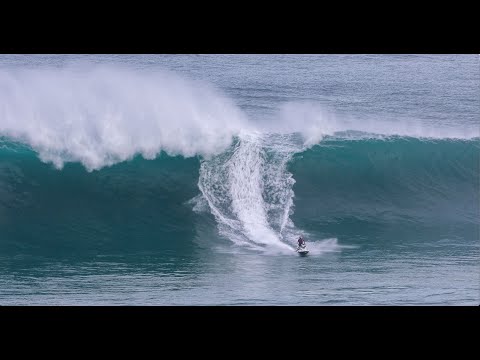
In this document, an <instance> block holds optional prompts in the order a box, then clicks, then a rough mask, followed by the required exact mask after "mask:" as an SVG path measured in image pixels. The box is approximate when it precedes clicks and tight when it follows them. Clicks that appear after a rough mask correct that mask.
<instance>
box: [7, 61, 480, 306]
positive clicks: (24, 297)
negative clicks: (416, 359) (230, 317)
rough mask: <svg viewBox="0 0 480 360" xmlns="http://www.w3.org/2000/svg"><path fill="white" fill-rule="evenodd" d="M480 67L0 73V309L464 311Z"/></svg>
mask: <svg viewBox="0 0 480 360" xmlns="http://www.w3.org/2000/svg"><path fill="white" fill-rule="evenodd" d="M479 64H480V63H479V57H478V56H474V55H445V56H440V55H384V56H383V55H338V56H334V55H164V56H160V55H131V56H127V55H121V56H119V55H88V56H87V55H66V56H64V55H38V56H36V55H1V56H0V304H22V305H34V304H48V305H57V304H61V305H64V304H65V305H66V304H112V305H117V304H118V305H121V304H134V305H153V304H155V305H156V304H169V305H170V304H179V305H204V304H205V305H206V304H208V305H212V304H233V305H244V304H248V305H297V304H305V305H376V304H394V305H412V304H420V305H432V304H433V305H477V304H478V303H479V300H480V271H479V270H480V269H479V268H478V264H479V259H480V240H479V239H480V235H479V229H480V227H479V222H480V198H479V190H480V175H479V174H480V171H479V170H480V157H479V149H480V138H479V136H480V128H479V119H480V116H479V115H480V86H479V85H480V66H479ZM300 234H302V235H303V236H304V237H305V238H306V240H307V246H308V247H309V249H310V253H309V255H308V256H307V257H299V256H298V255H297V254H296V253H295V251H294V249H295V241H296V238H297V237H298V236H299V235H300Z"/></svg>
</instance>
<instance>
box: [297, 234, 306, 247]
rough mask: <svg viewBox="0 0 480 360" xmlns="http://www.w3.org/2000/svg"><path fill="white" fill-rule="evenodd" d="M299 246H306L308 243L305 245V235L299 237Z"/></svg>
mask: <svg viewBox="0 0 480 360" xmlns="http://www.w3.org/2000/svg"><path fill="white" fill-rule="evenodd" d="M297 242H298V248H299V249H301V248H304V247H305V246H306V245H305V240H303V237H301V236H300V237H299V238H298V241H297Z"/></svg>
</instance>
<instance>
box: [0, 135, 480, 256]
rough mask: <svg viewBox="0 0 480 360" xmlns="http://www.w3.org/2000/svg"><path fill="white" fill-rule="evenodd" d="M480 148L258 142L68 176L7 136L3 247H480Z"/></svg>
mask: <svg viewBox="0 0 480 360" xmlns="http://www.w3.org/2000/svg"><path fill="white" fill-rule="evenodd" d="M479 147H480V141H479V140H478V139H473V140H451V139H444V140H419V139H415V138H405V137H392V138H388V139H371V138H370V139H369V138H364V139H360V138H359V139H357V140H352V139H351V138H348V139H346V138H344V137H343V138H342V137H338V136H337V137H334V136H329V137H326V138H325V139H324V140H323V141H322V142H321V143H320V144H319V145H316V146H313V147H311V148H305V147H304V146H303V141H302V137H301V135H300V134H293V135H291V136H286V135H272V134H260V133H256V134H247V135H240V136H239V137H237V138H236V140H235V141H234V142H233V143H232V145H231V146H230V147H229V148H228V149H227V150H226V151H225V152H223V153H221V154H219V155H217V156H212V157H210V158H208V159H203V158H197V157H193V158H184V157H181V156H176V157H172V156H168V155H167V154H165V153H163V154H161V155H160V156H158V157H157V158H156V159H155V160H146V159H143V158H142V157H140V156H137V157H134V158H133V159H132V160H130V161H127V162H121V163H118V164H116V165H113V166H110V167H106V168H103V169H101V170H99V171H94V172H88V171H86V169H85V168H84V167H83V166H82V165H81V164H79V163H73V164H70V163H69V164H67V165H66V166H65V167H64V168H63V169H62V170H60V171H59V170H57V169H55V168H54V167H52V165H50V164H46V163H43V162H41V161H40V160H39V159H38V157H37V154H36V153H35V152H34V151H33V150H32V149H31V148H30V147H28V146H25V145H23V144H18V143H15V142H12V141H10V140H5V139H4V140H2V142H1V143H0V159H1V160H2V161H1V163H0V229H1V234H2V236H1V238H2V239H1V242H0V246H1V248H2V251H10V250H15V251H19V250H22V249H23V250H25V251H26V250H28V251H35V250H38V251H43V250H48V251H49V252H52V251H54V252H59V253H62V252H64V251H71V250H72V249H75V251H101V250H102V249H109V250H111V251H114V250H118V251H128V249H130V250H132V251H133V250H135V251H137V250H142V249H145V248H147V247H148V248H152V247H153V248H158V249H176V248H177V247H179V246H180V247H182V248H191V247H192V246H194V244H195V243H197V244H200V245H202V244H203V245H205V242H207V244H209V246H211V245H212V244H213V243H222V242H224V241H225V240H228V241H232V242H233V243H234V244H237V245H242V246H243V245H247V246H248V247H251V248H254V249H259V250H265V251H273V252H285V251H291V249H292V248H293V245H294V242H295V237H296V236H297V235H298V234H299V233H303V234H307V236H309V238H310V240H312V241H315V240H319V241H320V240H322V239H335V238H336V239H338V241H339V242H341V243H343V244H347V245H348V244H362V241H365V239H369V241H372V239H374V240H375V239H377V240H382V241H385V242H395V241H407V240H408V239H407V238H405V237H408V236H410V235H411V236H412V237H414V238H415V239H416V241H421V240H419V239H424V240H425V241H427V240H432V241H433V240H438V239H440V238H442V237H445V236H450V237H452V236H453V237H454V238H458V239H464V240H467V241H475V240H476V239H478V225H479V214H480V211H479V173H480V171H479ZM192 210H193V211H192ZM202 238H203V239H202ZM215 239H217V240H215ZM329 244H330V245H331V244H332V242H331V241H330V242H329Z"/></svg>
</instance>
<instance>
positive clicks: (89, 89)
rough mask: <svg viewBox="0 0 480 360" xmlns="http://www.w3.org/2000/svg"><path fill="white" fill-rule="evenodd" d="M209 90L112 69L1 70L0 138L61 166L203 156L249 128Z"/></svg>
mask: <svg viewBox="0 0 480 360" xmlns="http://www.w3.org/2000/svg"><path fill="white" fill-rule="evenodd" d="M248 127H249V124H248V123H247V120H246V118H245V116H244V114H243V113H242V112H241V111H240V110H239V109H238V108H237V107H236V106H235V104H234V103H233V102H232V101H231V100H230V99H228V98H226V97H225V96H223V95H222V94H221V93H220V92H219V91H218V90H216V89H214V88H213V87H211V86H210V85H208V84H205V83H201V82H198V81H191V80H187V79H184V78H181V77H179V76H177V75H175V74H173V73H169V72H159V71H156V72H155V73H147V72H139V71H133V70H128V69H125V68H120V67H113V66H108V67H106V66H103V67H102V66H96V67H93V68H92V67H87V68H65V69H55V70H49V69H35V70H18V69H17V70H8V71H6V70H0V136H7V137H10V138H13V139H14V140H18V141H21V142H24V143H27V144H29V145H30V146H31V147H32V148H33V149H34V150H35V151H37V152H38V153H39V156H40V158H41V159H42V160H43V161H45V162H52V163H53V164H54V165H55V166H56V167H58V168H61V167H62V166H63V165H64V163H65V162H67V161H78V162H81V163H82V164H83V165H84V166H85V167H86V168H87V169H88V170H94V169H100V168H102V167H103V166H108V165H112V164H114V163H117V162H121V161H124V160H128V159H130V158H132V157H133V156H135V155H136V154H141V155H142V156H143V157H145V158H146V159H152V158H154V157H155V156H157V155H158V154H159V153H160V152H161V151H165V152H167V153H168V154H170V155H182V156H185V157H189V156H194V155H201V156H205V157H208V156H210V155H212V154H218V153H220V152H222V151H223V150H225V149H226V148H227V147H228V146H229V145H230V144H231V142H232V139H233V136H235V135H236V134H237V133H238V132H239V131H240V129H245V128H248Z"/></svg>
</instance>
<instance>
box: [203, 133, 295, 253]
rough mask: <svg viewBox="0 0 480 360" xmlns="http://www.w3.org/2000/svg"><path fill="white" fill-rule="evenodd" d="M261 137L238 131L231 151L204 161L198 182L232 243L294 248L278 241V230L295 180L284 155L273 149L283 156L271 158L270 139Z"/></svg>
mask: <svg viewBox="0 0 480 360" xmlns="http://www.w3.org/2000/svg"><path fill="white" fill-rule="evenodd" d="M266 139H268V137H267V138H266V136H265V135H264V134H260V133H242V134H241V136H240V138H239V140H238V142H237V143H236V144H235V146H234V147H233V148H232V149H231V150H230V151H228V152H226V153H224V154H222V155H220V156H217V157H215V158H212V159H209V160H206V161H203V162H202V165H201V169H200V177H199V188H200V190H201V191H202V194H203V196H204V198H205V199H206V200H207V202H208V204H209V207H210V209H211V212H212V213H213V215H214V216H215V217H216V219H217V222H218V224H219V230H220V233H221V234H222V235H224V236H226V237H227V238H229V239H231V240H232V241H234V242H235V243H237V244H242V245H253V246H254V247H255V248H259V246H258V245H260V246H261V247H264V248H265V249H268V251H280V252H282V251H287V252H289V253H291V252H292V251H293V249H294V248H293V246H292V245H291V244H288V243H286V242H285V241H283V236H282V230H284V229H285V227H286V223H287V219H288V215H289V214H290V208H291V206H292V204H293V201H292V199H291V198H292V197H293V191H292V190H291V187H292V185H293V183H294V181H293V179H292V178H291V174H288V173H287V171H286V162H287V160H288V156H285V154H283V155H282V152H281V151H278V149H277V151H274V152H273V155H276V156H277V158H280V159H282V161H280V162H278V161H275V157H273V158H272V153H270V154H269V151H268V148H269V147H270V148H271V147H274V145H275V142H271V141H269V142H268V144H269V145H268V146H267V145H266V144H265V140H266ZM270 150H271V149H270ZM279 154H280V156H279ZM290 242H291V241H290Z"/></svg>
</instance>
